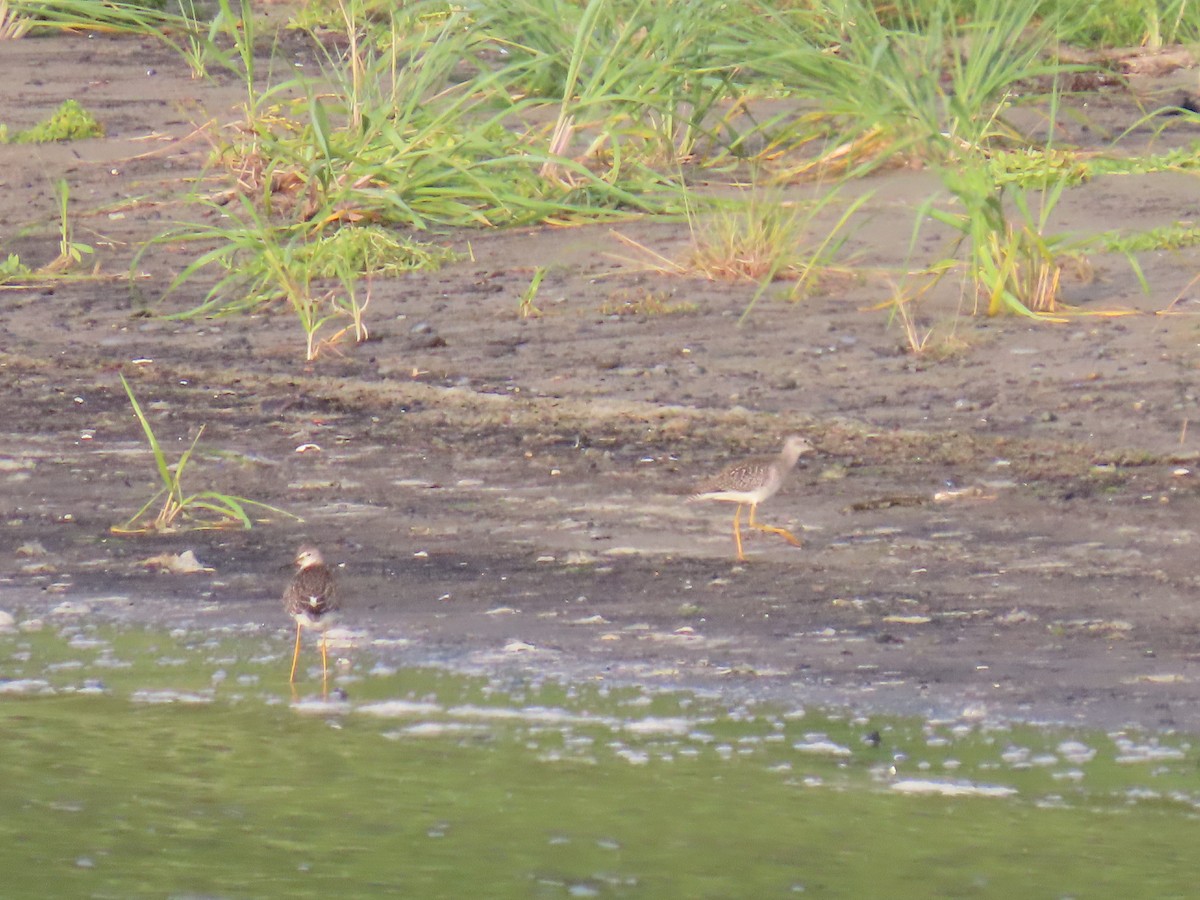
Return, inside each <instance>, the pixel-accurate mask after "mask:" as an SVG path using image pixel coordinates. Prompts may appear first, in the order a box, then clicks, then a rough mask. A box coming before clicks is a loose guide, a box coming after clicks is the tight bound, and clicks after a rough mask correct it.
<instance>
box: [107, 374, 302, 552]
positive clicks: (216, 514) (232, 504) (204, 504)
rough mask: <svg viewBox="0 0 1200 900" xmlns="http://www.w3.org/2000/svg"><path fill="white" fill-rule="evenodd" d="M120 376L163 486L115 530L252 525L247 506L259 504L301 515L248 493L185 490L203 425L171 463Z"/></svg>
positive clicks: (272, 509)
mask: <svg viewBox="0 0 1200 900" xmlns="http://www.w3.org/2000/svg"><path fill="white" fill-rule="evenodd" d="M120 378H121V386H122V387H123V388H125V394H126V395H127V396H128V397H129V403H130V405H131V406H132V407H133V412H134V414H135V415H136V416H137V419H138V422H139V424H141V426H142V431H143V432H144V433H145V435H146V441H147V442H148V443H149V444H150V450H151V452H152V453H153V454H154V464H155V467H156V468H157V470H158V478H159V481H160V482H161V483H162V487H160V488H159V489H158V491H157V492H156V493H155V494H154V496H153V497H151V498H150V499H149V500H147V501H146V503H145V504H144V505H143V506H142V508H141V509H139V510H138V511H137V512H136V513H134V514H133V515H132V516H131V517H130V518H129V520H128V521H127V522H125V523H124V524H122V525H114V526H113V527H112V531H113V533H114V534H146V533H149V532H159V533H161V532H174V531H180V530H183V529H185V528H200V529H205V528H229V527H232V526H236V525H240V526H242V527H243V528H250V527H252V526H253V521H252V520H251V518H250V515H249V513H248V512H247V508H248V507H257V508H258V509H264V510H267V511H269V512H273V513H278V514H280V515H285V516H291V518H294V519H297V518H298V517H297V516H292V515H291V513H287V512H284V511H283V510H281V509H278V508H276V507H274V506H270V505H268V504H266V503H260V502H258V501H257V500H247V499H246V498H245V497H236V496H232V495H230V494H221V493H218V492H216V491H197V492H196V493H194V494H186V493H184V490H183V472H184V470H185V469H186V468H187V464H188V462H189V461H190V460H191V458H192V453H193V452H195V449H196V445H197V444H198V443H199V442H200V437H201V435H203V434H204V426H203V425H202V426H200V430H199V431H197V432H196V437H195V438H193V439H192V443H191V444H190V445H189V446H188V448H187V450H185V451H184V452H183V455H182V456H180V457H179V462H177V463H176V464H175V465H170V464H169V463H168V462H167V458H166V454H165V453H164V452H163V449H162V447H161V446H160V444H159V443H158V438H157V437H155V435H154V430H153V429H152V428H151V427H150V422H149V420H147V418H146V415H145V413H143V412H142V407H141V406H140V405H139V404H138V401H137V397H135V396H134V394H133V388H131V387H130V386H129V382H128V381H126V380H125V376H124V375H121V376H120ZM160 501H161V502H162V503H161V506H159V507H158V512H157V513H153V512H152V510H153V509H154V507H155V505H156V504H158V503H159V502H160Z"/></svg>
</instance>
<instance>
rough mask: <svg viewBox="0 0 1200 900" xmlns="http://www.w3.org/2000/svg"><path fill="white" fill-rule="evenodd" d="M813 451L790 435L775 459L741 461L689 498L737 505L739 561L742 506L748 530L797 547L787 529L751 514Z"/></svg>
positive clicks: (735, 534) (735, 522)
mask: <svg viewBox="0 0 1200 900" xmlns="http://www.w3.org/2000/svg"><path fill="white" fill-rule="evenodd" d="M812 449H813V448H812V445H811V444H809V442H808V441H806V440H805V439H804V438H802V437H800V436H799V435H792V436H791V437H789V438H788V439H787V440H786V441H785V442H784V444H783V450H782V451H780V453H779V455H778V456H775V457H770V456H764V457H755V458H751V459H745V460H742V461H741V462H737V463H734V464H733V465H731V466H729V467H727V468H726V469H723V470H722V471H721V472H718V473H717V474H716V475H714V476H712V477H711V478H708V479H706V480H705V481H703V482H701V483H700V484H699V485H697V486H696V491H695V493H694V494H692V497H691V499H693V500H727V501H729V502H730V503H736V504H737V511H736V512H735V513H734V514H733V539H734V541H735V542H736V543H737V558H738V561H739V562H741V561H743V560H745V558H746V557H745V555H744V554H743V553H742V526H741V518H742V507H743V506H745V505H747V504H749V506H750V519H749V521H748V522H747V524H748V525H749V526H750V527H751V528H754V529H756V530H758V531H767V532H770V533H771V534H778V535H780V536H781V537H782V538H783V539H784V540H786V541H787V542H788V543H789V544H792V545H793V546H795V547H799V546H800V542H799V541H798V540H796V538H795V536H794V535H793V534H792V533H791V532H790V531H788V530H787V529H786V528H776V527H774V526H772V525H761V524H759V523H758V522H755V521H754V512H755V510H756V509H757V508H758V504H760V503H762V502H763V501H764V500H766V499H767V498H768V497H770V496H772V495H773V494H774V493H775V492H776V491H778V490H779V488H780V487H782V486H783V481H784V479H785V478H786V477H787V475H788V473H789V472H790V471H792V469H793V468H795V466H796V460H798V459H799V458H800V455H801V454H802V453H807V452H808V451H809V450H812Z"/></svg>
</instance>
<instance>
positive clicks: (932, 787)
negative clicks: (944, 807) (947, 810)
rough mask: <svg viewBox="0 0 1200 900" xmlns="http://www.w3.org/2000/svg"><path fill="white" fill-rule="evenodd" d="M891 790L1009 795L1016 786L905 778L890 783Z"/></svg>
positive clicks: (947, 793) (921, 792)
mask: <svg viewBox="0 0 1200 900" xmlns="http://www.w3.org/2000/svg"><path fill="white" fill-rule="evenodd" d="M891 787H892V790H893V791H896V792H897V793H900V794H916V795H926V796H928V795H934V796H939V797H1011V796H1013V795H1015V794H1016V793H1017V789H1016V788H1012V787H1005V786H1003V785H995V784H971V783H970V782H962V781H926V780H924V779H918V778H907V779H904V780H903V781H896V782H893V783H892V786H891Z"/></svg>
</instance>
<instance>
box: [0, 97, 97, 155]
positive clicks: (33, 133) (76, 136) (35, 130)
mask: <svg viewBox="0 0 1200 900" xmlns="http://www.w3.org/2000/svg"><path fill="white" fill-rule="evenodd" d="M103 136H104V126H103V125H101V124H100V123H99V122H98V121H97V120H96V117H95V116H93V115H92V114H91V113H90V112H88V111H87V110H86V109H84V108H83V106H82V105H80V103H79V102H78V101H77V100H64V101H63V102H62V104H61V105H60V106H59V107H58V109H56V110H55V111H54V112H53V113H52V114H51V115H50V117H49V118H48V119H46V120H45V121H43V122H39V123H38V124H37V125H34V126H33V127H32V128H29V129H26V130H25V131H18V132H17V133H16V134H14V135H11V136H10V135H9V134H8V129H7V128H5V129H4V130H3V131H0V144H48V143H51V142H53V141H78V140H82V139H83V138H92V137H103Z"/></svg>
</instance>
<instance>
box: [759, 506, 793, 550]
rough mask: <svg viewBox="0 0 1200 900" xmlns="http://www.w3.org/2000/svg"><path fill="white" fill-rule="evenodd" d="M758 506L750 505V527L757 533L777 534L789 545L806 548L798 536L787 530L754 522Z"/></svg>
mask: <svg viewBox="0 0 1200 900" xmlns="http://www.w3.org/2000/svg"><path fill="white" fill-rule="evenodd" d="M757 506H758V504H756V503H752V504H750V527H751V528H753V529H755V530H756V531H767V532H770V533H771V534H777V535H779V536H780V537H781V538H783V539H784V540H785V541H787V542H788V543H789V544H791V545H792V546H793V547H803V546H804V545H803V544H801V543H800V541H799V540H798V539H797V538H796V536H795V535H794V534H792V533H791V532H790V531H788V530H787V529H786V528H776V527H775V526H774V525H763V524H761V523H759V522H755V521H754V510H755V508H756V507H757Z"/></svg>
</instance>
